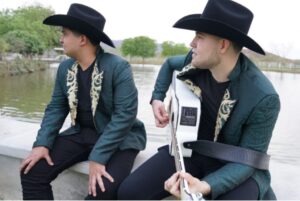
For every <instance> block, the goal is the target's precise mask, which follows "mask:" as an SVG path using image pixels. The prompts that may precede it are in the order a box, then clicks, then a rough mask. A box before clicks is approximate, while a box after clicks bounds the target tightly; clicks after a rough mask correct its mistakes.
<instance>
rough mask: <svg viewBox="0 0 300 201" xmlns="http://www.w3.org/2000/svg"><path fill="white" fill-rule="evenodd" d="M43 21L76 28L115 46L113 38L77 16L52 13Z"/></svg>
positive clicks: (48, 23) (53, 24)
mask: <svg viewBox="0 0 300 201" xmlns="http://www.w3.org/2000/svg"><path fill="white" fill-rule="evenodd" d="M43 23H44V24H47V25H52V26H62V27H67V28H70V29H74V30H76V31H79V32H80V33H82V34H85V35H87V36H89V37H92V38H94V39H96V40H99V41H101V42H103V43H105V44H107V45H109V46H111V47H115V46H114V44H113V42H112V40H111V39H110V38H109V37H108V36H107V35H106V34H105V33H104V32H103V31H100V30H97V29H96V28H94V27H93V26H91V25H89V24H87V23H86V22H84V21H82V20H80V19H78V18H76V17H72V16H69V15H52V16H49V17H47V18H46V19H45V20H44V21H43Z"/></svg>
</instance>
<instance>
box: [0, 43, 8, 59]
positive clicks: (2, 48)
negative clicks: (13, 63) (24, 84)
mask: <svg viewBox="0 0 300 201" xmlns="http://www.w3.org/2000/svg"><path fill="white" fill-rule="evenodd" d="M7 50H8V44H7V43H6V42H5V41H4V40H3V39H2V38H0V61H1V60H2V56H3V54H4V53H5V52H6V51H7Z"/></svg>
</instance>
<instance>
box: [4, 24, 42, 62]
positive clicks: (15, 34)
mask: <svg viewBox="0 0 300 201" xmlns="http://www.w3.org/2000/svg"><path fill="white" fill-rule="evenodd" d="M3 38H4V40H5V41H6V42H7V44H8V45H9V47H8V50H9V51H10V52H16V53H21V54H24V55H26V56H31V55H33V54H42V53H43V51H44V49H45V46H44V44H43V42H42V41H40V40H39V39H38V37H37V36H36V35H34V34H30V33H28V32H27V31H19V30H15V31H10V32H8V33H6V34H5V35H4V37H3Z"/></svg>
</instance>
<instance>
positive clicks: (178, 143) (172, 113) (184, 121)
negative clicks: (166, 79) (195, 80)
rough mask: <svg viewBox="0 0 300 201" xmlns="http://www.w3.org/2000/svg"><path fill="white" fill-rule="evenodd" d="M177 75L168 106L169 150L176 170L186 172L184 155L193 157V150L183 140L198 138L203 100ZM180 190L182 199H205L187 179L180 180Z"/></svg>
mask: <svg viewBox="0 0 300 201" xmlns="http://www.w3.org/2000/svg"><path fill="white" fill-rule="evenodd" d="M176 75H177V73H176V72H174V73H173V79H172V84H171V87H170V91H171V101H170V104H169V107H168V112H169V117H170V124H169V125H170V129H171V137H172V140H171V146H170V150H169V151H170V154H171V155H172V156H174V159H175V166H176V170H177V171H181V172H186V171H185V165H184V159H183V157H191V155H192V150H191V149H186V148H184V147H183V142H186V141H195V140H197V135H198V127H199V119H200V114H201V107H200V106H201V105H200V104H201V102H200V99H199V98H198V97H197V96H196V95H195V94H193V92H192V91H190V90H189V89H188V87H187V86H186V85H185V84H184V83H183V82H182V81H180V80H178V79H177V78H176ZM180 191H181V200H195V201H196V200H203V197H202V194H201V193H197V194H195V193H191V191H190V189H189V186H188V183H187V181H186V180H185V179H183V180H181V182H180Z"/></svg>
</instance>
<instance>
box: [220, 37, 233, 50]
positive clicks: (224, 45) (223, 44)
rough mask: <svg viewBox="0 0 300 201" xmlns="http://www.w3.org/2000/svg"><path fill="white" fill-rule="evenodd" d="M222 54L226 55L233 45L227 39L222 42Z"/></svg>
mask: <svg viewBox="0 0 300 201" xmlns="http://www.w3.org/2000/svg"><path fill="white" fill-rule="evenodd" d="M220 43H221V44H220V52H221V53H225V52H226V51H227V50H228V49H229V47H230V46H231V45H232V43H231V41H229V40H227V39H221V41H220Z"/></svg>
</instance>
